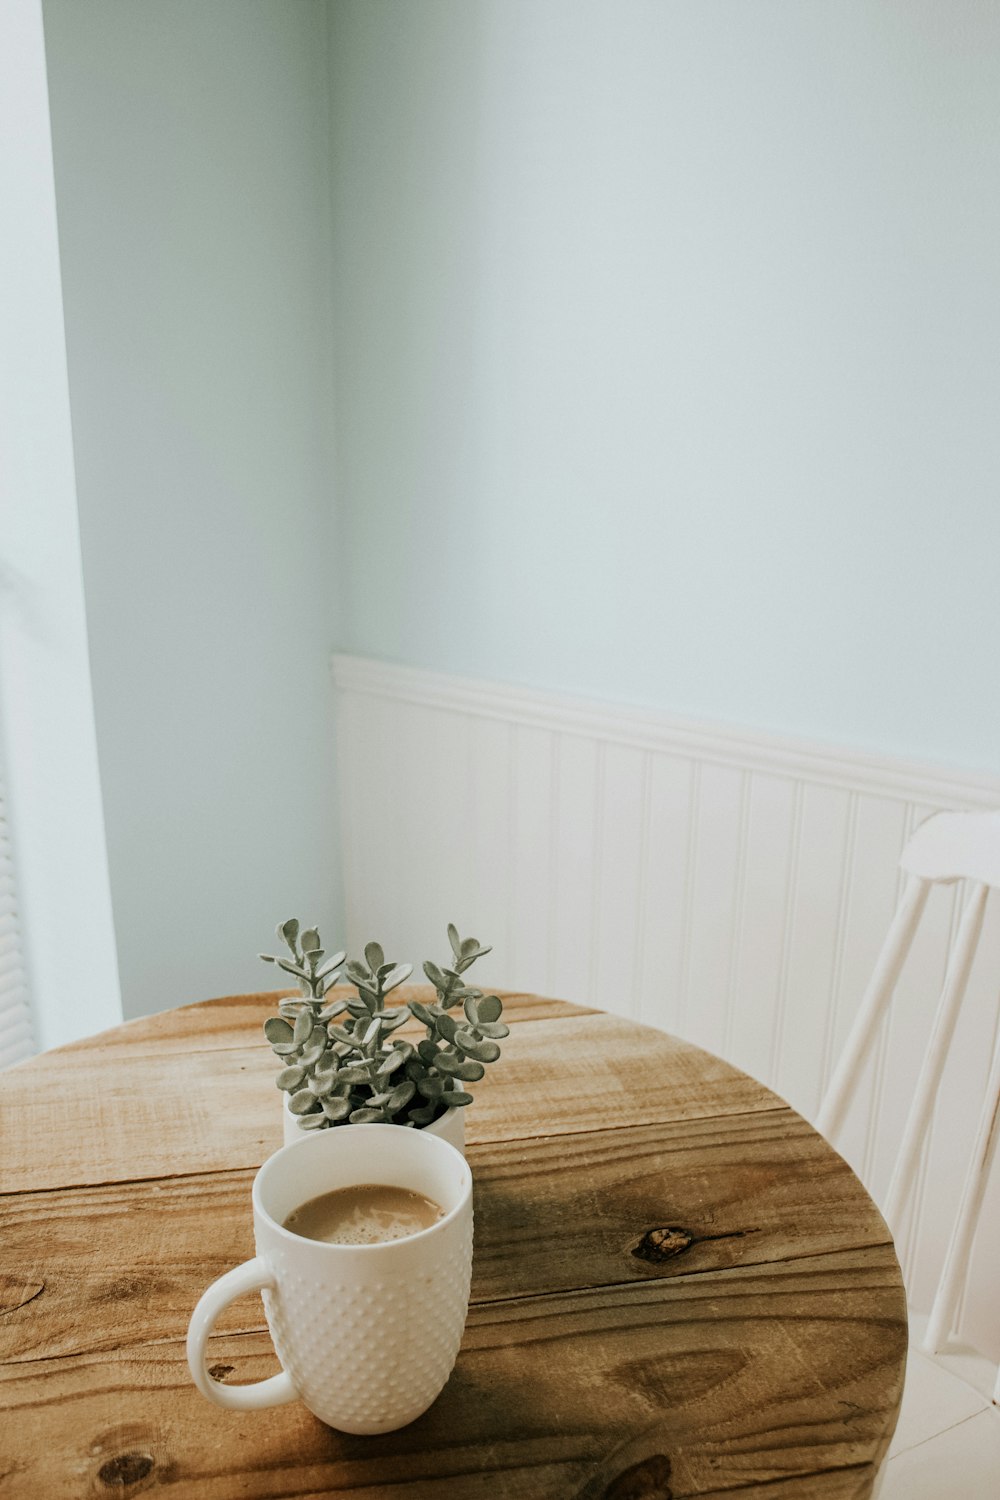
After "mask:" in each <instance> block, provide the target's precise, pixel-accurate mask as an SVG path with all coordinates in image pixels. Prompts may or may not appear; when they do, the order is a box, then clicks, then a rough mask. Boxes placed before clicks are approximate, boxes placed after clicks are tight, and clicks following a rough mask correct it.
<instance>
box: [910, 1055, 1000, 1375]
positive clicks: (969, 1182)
mask: <svg viewBox="0 0 1000 1500" xmlns="http://www.w3.org/2000/svg"><path fill="white" fill-rule="evenodd" d="M998 1117H1000V1045H998V1046H997V1050H996V1056H995V1057H994V1059H993V1066H992V1068H991V1069H990V1081H989V1083H988V1084H987V1086H986V1098H985V1099H984V1100H983V1108H982V1113H981V1114H980V1117H979V1129H978V1131H977V1133H976V1145H975V1149H974V1150H973V1153H972V1160H971V1162H970V1163H969V1170H968V1172H967V1174H966V1178H965V1184H964V1186H963V1188H962V1202H961V1207H960V1208H959V1211H958V1218H957V1220H956V1222H955V1228H954V1229H953V1231H952V1235H951V1240H950V1242H949V1244H948V1252H947V1254H946V1255H945V1260H944V1269H943V1271H942V1272H941V1280H940V1281H939V1283H938V1289H937V1295H936V1296H935V1298H934V1306H933V1308H932V1309H931V1315H930V1320H929V1321H928V1324H927V1331H926V1333H925V1335H924V1340H923V1347H924V1349H926V1350H927V1352H928V1354H937V1353H938V1352H939V1351H940V1350H941V1349H943V1348H944V1345H945V1344H946V1343H947V1342H948V1335H949V1334H950V1333H951V1330H952V1326H953V1323H954V1319H955V1309H956V1307H957V1306H958V1298H959V1293H960V1292H961V1289H962V1281H963V1279H964V1277H965V1271H966V1267H967V1266H968V1263H969V1251H970V1250H971V1248H972V1237H973V1235H974V1234H975V1232H976V1223H977V1220H978V1218H979V1210H980V1208H981V1207H982V1203H983V1196H984V1194H985V1192H986V1182H987V1179H988V1177H989V1173H990V1167H991V1165H992V1162H993V1157H994V1155H995V1153H996V1145H997V1134H998Z"/></svg>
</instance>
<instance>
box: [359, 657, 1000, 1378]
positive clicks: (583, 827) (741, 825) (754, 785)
mask: <svg viewBox="0 0 1000 1500" xmlns="http://www.w3.org/2000/svg"><path fill="white" fill-rule="evenodd" d="M333 674H334V681H335V684H336V689H337V700H338V725H339V728H338V751H339V757H338V774H339V777H340V782H341V791H342V806H343V813H342V829H343V854H344V874H345V885H346V891H347V924H348V931H347V940H348V941H349V942H350V943H351V944H352V945H354V946H355V947H356V946H358V945H359V944H361V943H363V942H364V941H366V940H367V939H368V938H370V937H378V938H379V940H380V941H382V942H384V943H385V944H386V946H387V948H391V949H392V951H391V953H390V956H391V957H398V958H404V959H409V960H413V961H417V962H419V960H421V959H422V958H424V957H427V956H430V955H431V954H432V953H434V952H436V950H437V948H440V947H441V945H442V943H443V941H444V936H445V935H444V928H445V924H446V923H447V922H448V921H452V920H453V921H455V922H456V923H457V924H458V926H459V928H460V929H462V930H463V931H464V930H466V929H467V930H468V931H470V932H472V934H473V935H474V936H477V937H480V938H482V939H484V940H487V941H489V942H492V944H493V945H494V953H493V954H492V955H491V956H490V958H489V959H488V960H486V963H488V964H489V965H491V966H492V967H491V968H490V969H489V971H488V972H487V973H486V975H485V977H486V979H487V980H488V982H489V983H492V984H497V985H500V984H506V985H508V986H510V987H513V988H517V989H529V990H537V991H541V992H545V993H548V994H551V995H558V996H562V997H563V998H566V999H571V1000H579V1001H583V1002H587V1003H591V1004H595V1005H599V1006H601V1007H602V1008H603V1009H606V1010H610V1011H615V1012H618V1013H620V1014H624V1015H629V1016H633V1017H634V1018H636V1019H637V1020H640V1021H643V1022H646V1023H648V1024H650V1025H655V1026H659V1027H662V1028H664V1029H666V1030H669V1031H674V1032H677V1033H679V1034H681V1035H683V1036H686V1037H688V1038H689V1039H690V1040H692V1041H695V1042H697V1043H699V1044H700V1045H702V1046H705V1047H708V1048H709V1049H710V1050H712V1051H714V1052H717V1053H720V1054H722V1055H723V1056H725V1057H727V1058H728V1059H730V1060H731V1061H733V1062H735V1063H736V1064H737V1065H738V1066H741V1067H744V1068H746V1069H747V1071H748V1072H751V1073H753V1074H754V1075H755V1076H756V1077H758V1078H760V1079H762V1080H763V1081H764V1082H765V1083H768V1084H769V1085H770V1086H771V1087H773V1088H775V1089H776V1090H777V1092H778V1093H780V1094H782V1095H783V1096H784V1097H786V1098H788V1099H789V1100H790V1102H791V1103H792V1104H794V1105H795V1107H796V1108H797V1109H799V1110H801V1111H802V1112H803V1113H804V1114H805V1115H807V1116H810V1117H812V1116H814V1114H815V1110H816V1107H817V1105H818V1101H819V1097H820V1093H821V1091H822V1088H823V1086H824V1085H825V1083H826V1082H827V1080H828V1079H829V1076H830V1070H831V1068H832V1066H833V1061H834V1059H835V1058H836V1056H837V1053H838V1050H839V1048H840V1046H841V1045H842V1043H843V1040H844V1037H845V1035H846V1030H847V1027H848V1025H849V1023H850V1020H851V1018H852V1016H853V1013H854V1008H855V1006H856V1004H857V1002H858V1000H859V999H860V996H861V993H862V990H863V988H864V984H865V981H866V980H867V978H868V974H869V972H870V969H871V966H872V964H873V962H874V959H875V956H876V954H877V952H878V948H879V946H880V944H881V941H882V938H883V936H884V934H885V931H886V928H887V926H888V923H889V919H890V917H891V914H892V911H893V908H894V906H895V902H896V898H897V893H898V879H897V872H896V861H897V859H898V856H899V852H900V849H901V847H902V845H903V843H904V842H905V841H906V839H907V838H908V837H909V835H910V833H911V832H912V830H913V829H914V828H915V827H916V826H917V824H918V823H919V822H920V821H922V819H923V818H925V817H927V816H928V815H929V814H930V813H932V812H934V811H936V810H938V809H940V808H948V807H951V808H973V807H975V808H979V807H996V806H1000V777H991V776H985V775H977V774H973V773H966V772H964V771H960V770H955V769H953V768H947V767H934V766H927V765H924V764H919V763H915V762H911V761H904V760H896V759H893V758H890V757H885V756H875V755H866V754H859V753H857V752H856V751H850V750H838V749H835V748H830V747H827V746H815V745H811V744H807V743H802V742H800V741H797V740H793V739H784V738H781V737H778V736H773V735H761V734H758V733H756V732H743V731H741V730H736V729H733V728H730V727H724V726H711V725H705V724H695V723H690V722H687V721H683V720H678V719H676V718H668V717H666V716H660V715H657V714H652V713H641V712H637V711H635V710H634V709H631V708H627V707H622V706H617V705H611V704H609V705H604V704H599V703H592V702H588V701H585V700H580V699H577V698H570V697H567V696H565V695H561V694H554V693H553V694H549V693H541V692H537V691H534V690H529V689H525V688H521V687H510V686H506V685H504V684H501V683H496V682H489V681H481V680H478V679H466V678H458V677H451V676H446V675H443V674H441V673H435V672H426V671H423V670H421V669H417V668H411V667H400V666H392V665H387V664H385V663H382V662H376V661H370V660H367V659H364V658H359V657H352V656H342V655H341V656H336V657H334V660H333ZM960 900H961V891H960V889H959V888H954V889H953V890H940V891H936V892H934V896H933V898H932V901H931V903H930V905H929V909H928V916H927V918H926V919H925V927H924V929H923V930H922V932H921V936H920V939H919V942H918V945H917V947H916V948H915V949H914V952H913V955H912V957H911V960H910V962H909V963H908V965H907V968H906V970H905V971H904V974H903V977H902V980H901V983H900V986H899V993H898V996H897V1000H896V1003H895V1005H894V1007H893V1012H892V1016H891V1018H890V1027H889V1029H888V1031H887V1033H886V1036H885V1037H884V1038H883V1046H882V1052H881V1056H880V1058H879V1060H878V1063H877V1064H876V1066H875V1067H874V1068H873V1069H871V1070H870V1072H871V1076H870V1077H869V1078H868V1079H867V1080H865V1081H864V1084H863V1087H862V1088H861V1089H860V1090H859V1100H858V1104H857V1107H856V1109H855V1111H854V1112H853V1114H852V1117H851V1120H850V1121H849V1125H848V1131H847V1134H846V1137H845V1141H844V1143H843V1149H844V1153H845V1155H847V1157H848V1159H849V1160H851V1161H852V1163H853V1164H854V1165H855V1166H856V1167H857V1169H858V1170H859V1171H860V1172H861V1174H862V1175H863V1177H864V1178H865V1180H866V1181H867V1182H868V1183H869V1185H870V1186H871V1187H872V1188H873V1191H875V1193H876V1196H879V1195H880V1194H881V1192H882V1191H884V1187H885V1184H886V1179H887V1174H888V1170H889V1165H890V1161H891V1151H892V1145H893V1142H894V1140H895V1139H896V1138H897V1136H898V1130H899V1127H900V1122H901V1118H902V1113H903V1111H904V1110H905V1107H906V1103H907V1101H908V1098H909V1096H910V1093H911V1091H912V1085H913V1078H914V1075H915V1068H916V1063H917V1057H918V1054H919V1049H920V1047H921V1045H922V1042H923V1039H924V1035H925V1030H926V1026H927V1024H928V1022H929V1016H930V1011H931V1008H932V1006H933V1003H934V1000H935V999H936V996H937V992H938V988H939V985H940V980H941V976H942V974H943V969H944V965H945V962H946V959H947V954H948V950H949V945H950V942H951V940H952V936H953V933H954V927H955V919H956V912H957V910H958V909H959V908H958V903H959V902H960ZM997 905H1000V903H998V902H997V901H996V898H993V900H992V906H993V908H994V909H993V910H991V911H990V912H989V913H988V918H987V927H986V931H985V933H984V938H983V943H982V962H980V963H978V964H977V970H976V972H975V973H974V975H973V980H972V983H971V985H970V991H969V998H968V1003H967V1006H966V1011H965V1013H964V1015H963V1018H962V1022H961V1025H960V1028H959V1033H958V1035H957V1036H956V1040H955V1044H954V1054H953V1058H952V1060H951V1062H950V1063H949V1067H948V1071H947V1074H946V1077H945V1081H944V1086H943V1091H942V1103H941V1107H940V1109H939V1111H938V1117H937V1121H936V1125H935V1133H934V1139H933V1141H932V1143H931V1148H930V1150H929V1152H928V1155H927V1159H926V1162H925V1169H924V1174H923V1178H922V1185H921V1194H920V1200H919V1202H918V1205H917V1208H916V1211H915V1213H914V1214H913V1215H912V1216H911V1219H910V1221H909V1223H908V1224H907V1225H904V1226H897V1230H898V1232H897V1240H898V1243H899V1246H900V1251H901V1258H902V1259H903V1260H904V1265H905V1267H906V1269H907V1275H908V1284H909V1286H910V1290H911V1296H912V1298H913V1299H914V1300H915V1301H916V1302H917V1304H918V1305H920V1304H921V1301H922V1299H924V1298H926V1297H927V1296H929V1288H930V1286H931V1283H932V1278H933V1275H934V1272H935V1267H936V1266H937V1264H939V1262H940V1259H941V1257H942V1256H943V1254H944V1249H945V1245H944V1243H943V1240H944V1237H945V1233H946V1229H945V1227H944V1226H946V1224H947V1221H948V1211H949V1208H950V1207H951V1206H952V1199H953V1198H954V1196H955V1194H956V1193H957V1191H958V1186H957V1180H956V1172H955V1169H954V1158H955V1155H956V1153H957V1152H959V1151H961V1150H962V1149H965V1148H966V1147H967V1146H968V1145H971V1141H972V1138H973V1136H974V1133H975V1123H976V1115H977V1111H978V1107H979V1102H980V1100H981V1098H982V1094H983V1091H984V1089H985V1083H986V1075H987V1071H988V1067H989V1057H990V1051H991V1048H992V1046H993V1042H994V1038H995V1035H996V1030H997V1026H998V1022H1000V1002H998V994H997V985H996V980H995V977H994V976H996V975H998V974H1000V912H998V911H997V910H996V909H995V908H996V906H997ZM442 956H446V955H445V954H442ZM931 1205H933V1212H932V1211H931V1207H930V1206H931ZM987 1216H988V1220H989V1221H990V1222H995V1223H998V1224H1000V1183H996V1182H995V1183H993V1184H992V1185H991V1203H990V1205H989V1206H988V1210H987ZM980 1239H981V1240H983V1241H985V1239H986V1236H983V1235H981V1236H980ZM993 1243H994V1244H995V1243H996V1238H994V1240H993ZM985 1254H986V1252H985V1249H984V1251H983V1256H985ZM991 1271H992V1268H991V1266H990V1265H989V1263H988V1261H987V1260H986V1259H982V1258H981V1259H980V1260H977V1261H976V1263H975V1265H974V1268H973V1273H972V1277H971V1278H970V1285H969V1289H968V1293H967V1297H966V1302H965V1308H964V1316H965V1321H966V1322H967V1323H969V1324H970V1326H973V1325H974V1326H975V1330H976V1335H977V1336H976V1339H975V1342H976V1343H978V1345H979V1346H980V1347H981V1348H987V1349H988V1351H989V1352H992V1353H994V1354H998V1353H1000V1306H997V1305H996V1297H995V1294H994V1292H993V1289H992V1281H993V1278H992V1274H991ZM984 1332H985V1340H984Z"/></svg>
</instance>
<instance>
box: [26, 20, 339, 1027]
mask: <svg viewBox="0 0 1000 1500" xmlns="http://www.w3.org/2000/svg"><path fill="white" fill-rule="evenodd" d="M45 23H46V44H47V53H48V67H49V87H50V94H51V109H52V124H53V136H54V155H55V168H56V187H57V201H58V216H59V229H60V244H61V256H62V271H63V290H64V298H65V308H66V326H67V339H68V352H69V374H70V394H71V402H72V412H73V425H74V446H75V457H76V470H77V481H78V492H79V506H80V523H81V534H82V545H83V556H84V576H85V590H86V601H87V614H88V622H89V630H90V645H91V659H92V669H93V680H94V693H95V707H96V720H97V739H98V753H99V759H100V768H101V780H102V786H103V792H104V805H105V811H106V817H107V835H108V852H109V862H110V873H111V886H112V898H113V903H114V912H115V923H116V928H117V936H118V948H119V963H120V970H121V979H122V989H123V996H124V1004H125V1010H126V1014H137V1013H140V1012H143V1011H150V1010H156V1009H159V1008H161V1007H163V1006H166V1005H176V1004H179V1003H181V1002H183V1001H186V1000H195V999H201V998H203V997H204V996H206V995H209V994H213V993H214V994H219V993H224V992H227V991H233V990H239V989H241V988H258V987H260V986H261V985H262V984H267V983H268V982H270V981H269V976H268V972H267V971H266V970H265V969H264V968H263V966H262V965H260V964H259V963H258V962H257V961H256V959H255V956H254V955H255V954H256V952H257V951H258V950H259V949H260V948H262V947H263V948H267V947H268V946H269V943H270V940H271V938H272V936H273V925H274V923H275V922H276V921H277V920H278V919H279V918H281V917H283V916H285V915H287V914H288V913H290V912H298V913H299V914H301V915H302V916H304V917H308V918H310V919H316V920H318V921H319V922H320V923H321V926H322V927H323V928H324V929H325V930H326V932H327V934H328V935H329V936H330V937H334V936H335V935H336V934H335V931H334V929H335V928H336V927H337V925H338V923H339V912H340V899H339V892H338V886H337V881H338V873H337V867H338V858H337V849H336V837H335V825H334V820H333V809H332V795H333V778H334V765H333V758H332V753H331V743H330V722H329V714H330V688H329V677H328V665H327V664H328V654H329V650H330V646H331V644H332V641H333V639H334V637H335V627H334V624H333V615H332V611H331V599H332V579H333V577H334V575H335V573H336V569H337V552H336V547H335V542H334V537H333V528H332V504H331V495H330V480H329V470H330V463H329V451H328V438H329V428H330V420H331V417H330V377H329V355H330V341H329V329H328V326H327V320H326V307H327V302H328V294H329V281H328V269H329V243H328V206H329V195H328V191H327V134H326V131H327V109H328V100H327V74H326V61H325V57H326V13H325V7H324V6H323V5H322V4H321V3H307V0H297V3H296V4H294V5H292V4H288V3H286V0H253V3H251V4H247V3H243V0H211V3H208V4H206V3H203V0H170V3H169V4H164V3H161V0H127V3H122V0H118V3H116V0H85V3H80V0H46V5H45ZM51 940H52V942H53V943H56V944H58V942H59V934H58V933H54V934H52V935H51ZM64 960H65V964H66V966H67V967H66V982H67V983H68V984H72V983H73V963H74V956H73V954H71V953H70V954H64Z"/></svg>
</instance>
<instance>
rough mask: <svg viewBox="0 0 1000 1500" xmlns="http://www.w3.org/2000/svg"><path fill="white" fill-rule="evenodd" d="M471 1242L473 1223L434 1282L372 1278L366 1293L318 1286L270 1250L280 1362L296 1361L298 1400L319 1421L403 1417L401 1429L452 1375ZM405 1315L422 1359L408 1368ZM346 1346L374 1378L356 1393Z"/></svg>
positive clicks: (270, 1306) (272, 1319)
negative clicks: (402, 1329) (402, 1327)
mask: <svg viewBox="0 0 1000 1500" xmlns="http://www.w3.org/2000/svg"><path fill="white" fill-rule="evenodd" d="M471 1240H472V1227H471V1225H470V1226H469V1230H468V1232H467V1234H466V1236H465V1239H464V1242H463V1244H462V1245H461V1247H460V1248H459V1249H458V1250H457V1251H456V1253H455V1254H453V1255H450V1256H448V1257H447V1258H445V1259H443V1260H441V1261H440V1262H439V1263H438V1266H437V1268H436V1271H435V1274H434V1275H433V1276H423V1277H420V1278H419V1280H417V1281H416V1282H414V1281H408V1282H407V1283H405V1284H403V1285H400V1284H399V1283H396V1282H373V1283H371V1284H369V1285H368V1286H366V1287H365V1288H363V1289H359V1288H358V1287H357V1286H353V1285H352V1286H348V1285H338V1284H337V1283H328V1284H325V1285H323V1286H322V1287H319V1286H317V1284H316V1282H315V1281H314V1280H309V1279H307V1278H305V1277H302V1276H300V1275H298V1274H297V1273H296V1272H295V1271H293V1270H292V1269H291V1268H290V1267H289V1266H287V1265H282V1264H281V1263H280V1258H279V1257H278V1256H275V1255H274V1254H273V1252H272V1264H273V1265H274V1269H275V1271H276V1273H277V1276H278V1281H279V1284H280V1286H281V1296H280V1298H277V1297H275V1294H274V1293H273V1292H271V1291H265V1292H264V1294H263V1295H264V1300H265V1305H266V1307H267V1313H268V1321H269V1323H270V1325H271V1329H272V1334H273V1337H274V1345H275V1348H276V1350H277V1352H278V1358H279V1359H280V1360H281V1363H282V1364H283V1365H285V1364H288V1363H294V1367H295V1370H296V1378H297V1382H298V1384H299V1387H300V1389H301V1391H302V1394H303V1396H305V1398H306V1400H307V1401H308V1404H309V1406H310V1408H311V1409H312V1410H313V1411H314V1412H315V1413H316V1415H317V1416H319V1417H320V1418H323V1417H324V1409H325V1410H326V1411H328V1412H329V1413H330V1414H331V1416H333V1415H334V1414H336V1417H337V1420H338V1421H341V1422H342V1421H344V1420H345V1419H346V1420H347V1421H350V1422H351V1423H358V1424H364V1423H367V1422H375V1421H378V1422H380V1423H381V1422H391V1421H396V1420H398V1422H399V1424H400V1425H402V1424H403V1423H404V1422H406V1421H407V1420H409V1416H408V1414H409V1413H412V1414H413V1415H414V1416H415V1415H419V1413H420V1412H421V1411H423V1410H424V1409H425V1408H426V1406H427V1404H428V1402H429V1401H430V1400H431V1399H433V1396H434V1394H436V1392H437V1391H438V1390H439V1389H440V1387H441V1385H442V1383H443V1381H444V1380H445V1379H446V1378H447V1376H448V1374H449V1373H450V1371H451V1368H452V1365H453V1364H454V1362H455V1356H456V1354H457V1353H458V1346H459V1344H460V1343H461V1340H462V1330H463V1328H464V1327H465V1313H466V1304H467V1302H468V1296H469V1265H470V1250H471ZM404 1309H405V1311H406V1313H407V1317H408V1320H409V1329H410V1332H411V1339H412V1343H413V1345H414V1346H416V1345H419V1349H420V1359H419V1361H412V1362H410V1363H408V1364H407V1367H406V1368H405V1369H402V1368H401V1367H400V1366H399V1364H398V1353H399V1318H398V1315H399V1314H401V1313H402V1312H403V1311H404ZM415 1309H416V1310H417V1312H418V1316H417V1318H416V1321H414V1311H415ZM310 1314H312V1316H310ZM314 1320H315V1321H314ZM347 1348H354V1349H363V1350H364V1354H365V1365H366V1368H367V1370H368V1371H369V1372H371V1375H370V1379H369V1380H368V1381H366V1382H365V1384H364V1386H363V1387H362V1386H359V1387H358V1388H357V1389H356V1390H355V1391H350V1390H348V1389H345V1381H344V1350H345V1349H347ZM376 1372H381V1373H376Z"/></svg>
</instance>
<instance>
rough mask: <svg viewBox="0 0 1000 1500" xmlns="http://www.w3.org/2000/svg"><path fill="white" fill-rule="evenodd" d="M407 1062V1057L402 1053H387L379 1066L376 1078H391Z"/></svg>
mask: <svg viewBox="0 0 1000 1500" xmlns="http://www.w3.org/2000/svg"><path fill="white" fill-rule="evenodd" d="M405 1062H406V1057H405V1056H404V1054H403V1053H402V1052H387V1053H386V1055H385V1057H384V1059H383V1061H382V1062H381V1063H380V1065H379V1068H378V1072H377V1073H376V1075H375V1076H376V1078H389V1077H390V1076H391V1075H392V1074H393V1073H395V1072H396V1070H397V1069H398V1068H401V1067H402V1066H403V1064H404V1063H405Z"/></svg>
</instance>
